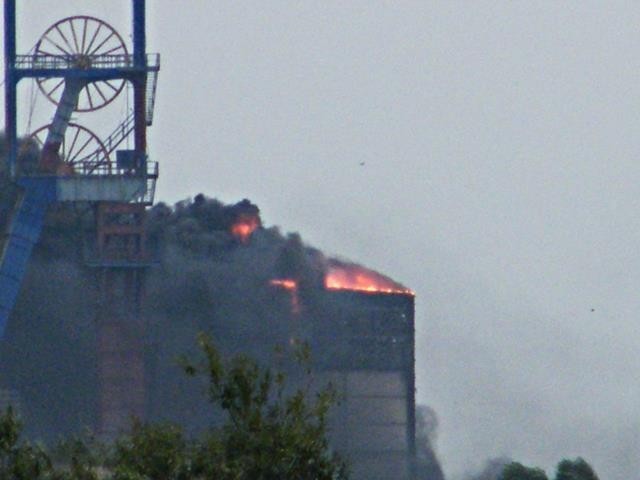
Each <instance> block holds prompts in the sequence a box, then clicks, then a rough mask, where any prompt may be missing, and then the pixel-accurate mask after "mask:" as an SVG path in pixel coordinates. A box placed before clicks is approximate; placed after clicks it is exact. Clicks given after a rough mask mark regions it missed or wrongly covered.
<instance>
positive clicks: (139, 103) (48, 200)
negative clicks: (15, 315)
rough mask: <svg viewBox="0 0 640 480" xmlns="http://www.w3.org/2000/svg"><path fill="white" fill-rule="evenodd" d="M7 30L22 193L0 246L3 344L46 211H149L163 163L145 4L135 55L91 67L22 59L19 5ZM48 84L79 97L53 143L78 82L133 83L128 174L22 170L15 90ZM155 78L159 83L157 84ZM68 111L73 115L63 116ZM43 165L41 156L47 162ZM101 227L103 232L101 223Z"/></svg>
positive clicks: (12, 164)
mask: <svg viewBox="0 0 640 480" xmlns="http://www.w3.org/2000/svg"><path fill="white" fill-rule="evenodd" d="M4 27H5V28H4V49H5V51H4V53H5V129H6V138H7V166H8V172H9V175H10V177H11V179H12V181H13V182H14V183H15V184H16V185H17V186H18V190H19V194H18V199H17V202H16V204H15V206H14V208H13V213H12V216H11V219H10V221H9V224H8V228H7V230H6V232H5V235H4V238H3V239H2V240H3V242H2V243H0V248H1V250H0V338H2V337H3V334H4V330H5V328H6V324H7V321H8V318H9V315H10V313H11V310H12V308H13V306H14V303H15V301H16V298H17V295H18V293H19V290H20V284H21V281H22V278H23V276H24V274H25V271H26V268H27V265H28V262H29V257H30V255H31V252H32V249H33V247H34V245H35V244H36V243H37V241H38V238H39V236H40V233H41V230H42V226H43V221H44V218H45V214H46V212H47V208H48V206H49V205H51V204H52V203H54V202H57V201H78V202H94V204H95V205H97V208H98V209H99V208H100V206H101V205H103V204H104V205H112V204H116V205H120V204H125V205H126V204H130V203H132V202H133V203H136V202H137V203H138V206H136V207H135V210H136V211H140V208H142V210H141V211H142V212H144V205H148V204H150V203H152V201H153V199H152V196H153V191H154V188H155V179H156V178H157V174H158V173H157V165H155V164H152V163H151V162H148V161H147V155H146V149H147V144H146V127H147V125H149V124H150V123H151V116H152V115H151V113H152V108H153V94H154V93H155V80H156V75H157V72H158V70H159V56H157V55H155V56H148V55H147V54H146V40H145V0H133V47H134V48H133V55H129V54H125V55H101V56H96V57H95V58H90V64H86V63H85V64H83V63H82V62H80V61H78V59H77V58H72V56H69V55H68V56H65V55H60V54H59V53H60V52H58V54H56V55H46V54H45V55H18V54H17V53H16V1H15V0H5V2H4ZM85 27H86V25H85ZM81 60H82V59H81ZM47 78H60V79H62V80H63V81H64V85H65V87H64V93H63V97H64V96H65V94H67V96H71V97H74V96H75V99H74V98H72V99H71V106H70V108H69V105H66V106H65V105H63V102H62V101H61V102H60V104H59V105H58V109H57V111H56V117H55V119H54V123H53V124H52V125H51V126H50V127H49V133H48V139H47V141H49V140H50V137H56V136H57V137H58V138H59V137H60V135H64V133H65V130H66V128H67V127H68V125H69V118H70V116H71V113H72V111H73V107H74V105H76V104H77V96H78V92H79V90H80V89H79V88H78V84H80V85H81V86H84V85H88V84H89V83H91V82H97V81H106V80H115V79H120V80H125V81H129V82H130V83H131V85H132V86H133V97H134V112H133V118H132V119H131V118H129V119H127V120H126V121H125V123H126V126H127V129H128V130H127V132H130V131H131V130H133V132H134V149H133V151H132V152H129V153H131V155H129V157H131V158H134V159H136V162H135V164H134V165H129V166H128V167H127V168H119V167H118V166H117V165H115V166H113V167H112V165H111V163H110V162H109V160H108V159H101V161H102V162H103V163H102V165H103V164H104V162H105V161H106V162H107V164H108V168H106V169H105V168H99V169H98V168H89V169H85V170H84V171H80V172H70V171H68V170H67V171H62V170H57V171H56V170H52V169H44V170H42V169H41V170H40V171H39V172H38V173H37V174H23V173H22V172H21V171H20V168H19V165H18V164H17V160H18V136H17V115H18V105H17V86H18V83H19V82H20V80H22V79H47ZM150 78H152V79H153V82H152V83H151V84H150V83H149V79H150ZM69 92H70V93H69ZM147 97H149V98H147ZM147 103H149V106H150V107H151V108H150V109H149V108H147ZM65 108H66V109H67V111H64V109H65ZM56 119H57V120H56ZM56 121H57V123H56ZM125 123H123V131H124V125H125ZM123 138H124V135H121V136H120V137H119V141H122V140H123ZM110 140H111V137H110ZM59 146H60V142H59V141H58V142H57V144H56V143H55V142H54V144H53V146H52V145H49V144H45V145H44V146H43V157H44V156H45V155H46V154H47V149H49V150H53V154H54V156H57V158H58V160H59V159H60V156H59V155H58V153H57V151H58V149H59ZM116 146H117V144H116V145H114V146H113V147H114V148H115V147H116ZM49 153H51V152H49ZM44 160H45V159H43V158H41V162H44ZM97 228H98V230H99V229H100V225H98V227H97Z"/></svg>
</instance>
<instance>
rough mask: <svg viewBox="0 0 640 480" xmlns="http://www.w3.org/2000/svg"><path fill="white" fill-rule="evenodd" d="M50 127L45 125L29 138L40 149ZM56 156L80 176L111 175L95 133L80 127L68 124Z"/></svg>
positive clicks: (106, 154)
mask: <svg viewBox="0 0 640 480" xmlns="http://www.w3.org/2000/svg"><path fill="white" fill-rule="evenodd" d="M50 127H51V124H49V125H45V126H44V127H40V128H39V129H37V130H36V131H35V132H33V133H32V134H31V138H32V139H34V140H35V141H36V142H37V143H38V145H39V146H40V148H42V147H43V146H44V142H45V140H46V138H47V134H48V133H49V128H50ZM58 154H59V155H60V158H61V159H62V161H64V163H66V164H67V165H70V166H71V168H72V169H73V171H74V172H75V173H79V174H81V175H92V174H93V175H97V174H107V173H111V161H110V160H109V152H108V151H107V149H106V147H105V146H104V144H103V143H102V141H101V140H100V139H99V138H98V136H97V135H96V134H95V133H93V132H92V131H91V130H89V129H88V128H85V127H83V126H82V125H78V124H76V123H69V125H68V126H67V129H66V131H65V134H64V139H63V140H62V143H61V144H60V151H59V152H58Z"/></svg>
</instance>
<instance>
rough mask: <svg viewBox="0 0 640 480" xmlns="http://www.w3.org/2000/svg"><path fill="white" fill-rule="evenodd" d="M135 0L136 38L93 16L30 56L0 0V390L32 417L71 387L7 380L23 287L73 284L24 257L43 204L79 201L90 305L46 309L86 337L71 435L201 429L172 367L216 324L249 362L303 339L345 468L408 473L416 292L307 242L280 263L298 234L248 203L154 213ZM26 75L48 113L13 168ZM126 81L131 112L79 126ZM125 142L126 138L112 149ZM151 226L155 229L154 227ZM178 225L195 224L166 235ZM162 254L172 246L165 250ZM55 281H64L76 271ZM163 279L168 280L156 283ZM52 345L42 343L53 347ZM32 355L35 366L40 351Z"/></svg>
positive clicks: (200, 414) (23, 314)
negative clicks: (2, 125)
mask: <svg viewBox="0 0 640 480" xmlns="http://www.w3.org/2000/svg"><path fill="white" fill-rule="evenodd" d="M132 6H133V8H132V30H131V37H132V46H130V45H128V42H126V41H124V40H123V38H127V37H128V33H129V32H123V33H122V34H121V33H119V32H117V31H115V29H113V28H112V27H111V26H110V25H108V24H107V23H105V22H103V21H102V20H100V19H97V18H94V17H91V16H86V15H80V16H75V17H69V18H66V19H62V20H60V21H58V22H56V23H55V24H54V25H52V26H51V27H50V28H49V29H47V30H46V31H45V32H44V33H43V35H42V36H41V37H40V38H39V39H35V48H34V50H33V52H32V53H29V54H18V53H17V51H16V41H15V34H16V2H15V0H6V1H5V8H4V14H5V16H4V19H5V60H6V77H5V100H6V103H5V105H6V112H5V119H6V129H7V131H6V135H7V150H8V154H7V165H8V172H7V175H8V178H9V179H10V180H11V182H12V183H13V185H14V186H15V194H14V195H13V196H12V197H11V199H10V200H11V207H10V210H11V214H10V216H9V217H8V218H9V220H8V221H6V222H5V225H4V227H5V232H6V234H5V236H4V237H3V242H2V245H1V247H2V256H1V257H0V336H2V335H3V334H4V331H5V327H6V329H7V330H8V331H9V330H10V332H9V333H8V336H9V337H11V339H12V341H13V342H14V346H15V345H20V347H19V348H18V347H16V348H14V349H13V350H12V348H10V347H7V348H5V349H4V352H3V353H2V355H3V357H2V358H3V359H5V360H6V361H7V362H8V363H11V362H13V365H14V366H13V367H12V368H13V370H12V372H13V373H11V374H9V375H5V377H7V378H9V380H8V381H7V380H4V381H5V382H8V385H2V387H4V390H3V392H4V393H3V394H2V395H0V399H1V398H6V399H9V400H7V401H12V402H14V403H15V402H19V403H22V404H24V405H25V411H26V412H27V419H28V412H29V409H30V408H31V409H32V410H34V411H35V410H36V409H38V408H40V410H41V411H42V412H44V411H45V410H46V409H44V408H42V405H40V406H38V404H39V403H40V404H41V403H43V401H42V397H45V396H48V397H49V398H52V399H53V398H55V397H56V396H58V397H60V398H66V397H65V395H67V396H68V394H67V393H66V392H65V393H62V392H61V391H56V388H60V389H62V388H64V387H63V386H64V385H69V384H70V383H69V382H70V381H71V380H70V379H69V378H64V379H60V380H59V383H56V379H55V378H54V379H53V380H51V381H50V382H49V383H48V385H47V388H48V389H49V390H48V391H46V392H41V391H33V390H32V391H25V388H26V387H24V385H26V383H25V382H24V381H22V383H21V380H20V378H19V377H20V373H19V372H18V373H16V372H17V370H18V367H16V365H17V364H18V363H19V361H18V360H16V358H18V357H19V356H20V355H25V353H24V352H19V353H16V352H17V351H18V350H20V349H24V348H28V345H26V343H27V340H26V339H25V338H24V337H21V335H26V333H25V332H29V335H32V338H33V339H37V337H38V335H39V334H41V333H42V332H40V331H39V330H38V329H37V328H35V327H34V326H33V325H30V326H25V327H23V326H21V325H28V324H29V322H30V321H31V320H30V319H31V318H32V317H33V316H34V313H33V310H31V308H32V307H33V306H32V305H30V302H29V298H30V295H31V294H32V292H37V295H41V296H42V297H45V294H43V293H41V292H42V291H43V290H44V289H45V288H50V289H52V292H51V298H55V297H56V296H57V297H60V296H64V295H65V293H63V292H64V289H65V288H67V289H72V288H74V287H73V285H75V284H74V283H73V282H71V281H69V282H67V284H66V285H65V284H57V283H56V282H52V283H54V285H46V286H45V285H40V284H38V281H37V280H36V279H35V278H34V275H31V276H30V275H29V268H30V261H31V259H32V253H34V252H35V253H36V255H37V254H38V249H39V248H40V250H42V246H41V245H40V243H39V242H40V240H41V232H42V231H43V229H44V230H45V231H46V230H47V228H48V224H47V221H48V220H47V218H50V217H48V216H47V215H48V212H49V213H50V212H51V210H55V209H56V208H58V207H60V208H62V209H63V210H64V208H65V206H68V205H74V206H78V205H79V206H82V207H83V208H82V212H83V213H82V218H81V222H80V223H82V222H84V223H82V225H83V227H82V232H81V233H82V235H79V236H78V238H80V237H81V238H82V240H80V242H81V244H79V245H75V246H73V247H72V250H74V251H77V252H80V254H79V255H78V256H77V257H74V258H73V259H70V258H71V257H70V256H69V255H67V256H66V257H65V256H64V255H63V257H64V260H63V264H64V268H66V269H67V270H68V269H73V275H74V276H73V278H75V279H76V280H75V281H76V282H77V285H85V286H86V288H87V290H86V292H85V293H83V294H82V297H83V298H82V301H81V302H80V303H82V304H83V305H84V304H85V303H86V304H90V305H91V307H90V308H88V309H87V310H86V311H84V310H82V311H81V309H80V307H78V308H77V311H76V315H77V318H75V319H74V321H77V323H74V324H73V326H72V328H71V330H73V332H71V333H69V332H66V333H65V332H62V330H63V327H64V323H65V321H67V320H65V319H58V320H59V322H58V323H56V315H58V316H59V317H63V316H64V315H65V312H66V311H67V310H65V308H67V306H66V305H60V306H56V305H55V304H52V305H51V307H50V311H49V312H48V314H49V315H51V317H52V318H51V321H52V326H51V327H50V328H52V329H53V330H55V329H58V330H55V335H60V338H71V336H73V335H76V334H77V331H80V330H81V329H84V330H82V331H84V332H88V333H86V335H85V336H84V337H83V338H82V339H81V341H80V343H78V344H77V345H74V346H71V345H70V344H69V348H74V347H78V345H81V346H82V347H83V348H82V349H78V352H76V353H77V356H76V357H74V358H76V359H78V358H83V359H85V360H86V363H85V364H83V365H79V364H78V361H77V360H76V361H70V362H68V365H67V367H65V368H67V369H68V370H67V371H68V372H73V371H74V370H73V369H74V368H83V370H84V373H83V375H80V376H77V378H82V379H83V380H82V381H83V382H85V383H84V385H85V387H95V392H96V395H95V397H93V398H86V399H84V401H83V402H84V403H82V402H78V403H79V404H80V403H82V405H83V409H84V410H86V411H85V412H84V414H82V415H81V414H80V413H78V415H77V418H76V419H73V418H72V419H71V420H69V421H68V422H67V423H68V424H69V422H70V425H71V426H70V427H69V428H71V429H73V428H76V427H77V428H80V427H83V426H89V427H91V428H93V429H95V430H96V431H97V432H99V433H100V435H102V436H103V437H104V438H107V439H108V438H113V437H114V436H115V435H117V434H118V433H119V432H121V431H123V430H125V429H126V428H127V425H128V422H129V420H130V418H131V416H136V417H138V418H141V419H143V420H150V421H153V420H173V421H177V422H180V423H181V424H183V425H184V426H185V427H186V428H187V429H188V430H192V431H195V430H197V428H198V426H201V425H203V420H207V419H208V420H211V419H212V418H213V417H212V414H211V412H209V411H208V410H206V409H205V407H203V404H204V403H205V402H206V399H204V398H200V399H194V398H195V394H194V395H193V396H190V395H186V396H185V391H187V392H196V390H197V386H196V387H193V386H191V387H190V386H186V387H185V383H184V382H187V380H185V379H182V377H179V376H178V375H177V374H176V370H177V367H176V366H175V364H174V363H172V362H174V359H175V354H177V353H183V349H184V348H185V346H186V345H188V342H190V341H192V340H193V338H194V334H195V332H197V331H199V330H205V331H208V330H210V331H211V333H212V334H213V336H214V338H215V339H216V341H217V342H218V344H220V345H221V346H222V347H223V349H224V350H225V351H226V352H227V353H236V352H245V353H248V354H250V355H254V356H255V357H256V358H258V359H259V360H261V359H264V358H266V356H265V354H264V352H265V351H266V350H267V348H271V346H272V345H274V344H278V343H281V344H282V343H287V342H290V341H293V340H298V339H300V340H304V341H307V342H309V344H310V346H311V350H312V352H313V354H314V360H313V362H314V363H313V370H314V375H315V376H316V378H317V380H318V382H319V383H320V384H322V383H325V382H331V383H332V384H333V385H335V386H336V388H337V389H338V392H339V394H340V398H341V401H340V404H339V405H338V406H337V407H336V409H335V411H334V412H333V414H332V417H331V423H330V435H331V443H332V446H333V448H334V449H335V450H336V451H338V452H340V453H341V454H343V455H344V456H345V458H347V459H348V461H349V463H350V465H351V468H352V472H353V478H354V479H356V480H360V479H362V480H364V479H367V480H375V479H388V478H395V479H411V478H414V475H415V465H414V463H415V456H416V445H415V437H416V435H415V371H414V363H415V352H414V345H415V339H414V297H413V294H412V293H411V292H410V291H409V290H407V289H406V288H404V287H402V286H401V285H398V284H396V283H395V282H393V281H391V280H389V279H387V278H386V277H383V276H382V275H379V274H376V273H375V272H371V271H369V270H366V269H364V268H362V267H358V266H352V265H348V264H344V263H342V264H341V263H339V262H333V263H331V262H329V263H327V262H324V264H323V265H322V266H321V267H319V266H318V265H315V264H313V261H311V260H313V257H314V255H315V253H314V252H312V251H311V250H310V249H301V250H300V252H301V253H300V255H301V256H302V257H304V258H305V259H306V260H305V261H306V262H307V263H308V264H305V266H304V267H303V270H304V269H306V270H308V272H306V271H305V272H301V271H300V270H298V271H291V269H288V267H287V266H286V264H287V262H286V261H284V262H282V261H281V257H282V252H284V251H286V249H287V248H289V243H291V242H290V240H291V239H285V238H284V237H282V236H279V234H277V233H274V232H272V231H269V230H268V229H264V228H262V226H261V222H260V220H259V216H258V215H257V208H255V206H252V205H251V204H249V203H243V202H241V203H239V204H238V205H236V206H234V207H233V208H230V209H225V208H222V207H219V206H216V205H213V206H212V205H211V202H209V203H207V201H206V200H202V199H200V200H198V199H196V201H194V202H193V203H191V204H188V205H186V206H185V211H186V212H187V213H186V214H184V215H183V216H184V217H189V218H186V219H185V218H182V217H180V215H181V213H180V212H178V211H177V210H176V211H169V212H168V213H166V215H165V217H163V216H162V215H163V212H164V210H163V208H162V207H160V206H158V207H157V208H152V205H153V204H154V192H155V182H156V180H157V178H158V172H159V168H158V164H157V163H155V162H153V161H151V159H150V158H149V156H148V152H147V137H146V130H147V127H149V126H150V125H151V124H152V122H153V106H154V103H155V92H156V82H157V78H158V72H159V69H160V57H159V55H158V54H149V53H147V51H146V39H145V1H144V0H133V1H132ZM131 47H132V48H131ZM130 50H132V53H129V51H130ZM21 80H33V81H35V82H37V85H38V89H39V91H40V93H41V94H42V95H44V96H45V97H46V98H47V99H48V100H49V101H50V105H51V108H52V112H53V115H52V118H53V121H52V122H51V123H50V124H48V125H44V126H38V127H36V128H34V130H33V131H32V132H21V135H24V134H26V135H27V136H29V137H30V138H31V140H32V141H33V142H35V144H36V145H37V147H38V149H39V152H40V153H39V157H38V158H37V161H36V162H35V164H29V163H28V162H21V161H20V158H21V157H20V155H19V152H18V147H19V145H18V143H19V141H18V139H19V135H18V130H17V118H18V113H19V112H18V101H17V85H18V83H19V82H20V81H21ZM126 88H129V89H131V92H132V101H131V114H130V115H127V116H126V117H125V118H121V119H120V121H119V122H118V123H117V124H116V125H113V128H112V129H110V130H108V131H105V132H97V133H94V132H93V131H91V130H89V129H88V128H86V127H84V126H83V125H82V123H81V121H82V119H83V118H84V117H85V116H88V115H91V114H92V112H94V111H96V110H99V109H101V108H103V107H106V106H107V105H109V104H110V103H111V102H112V101H113V100H114V99H115V98H116V97H117V96H118V95H119V94H120V93H121V92H122V91H123V89H126ZM72 114H73V116H74V119H73V121H71V117H72ZM127 139H130V140H131V141H132V143H133V148H123V146H124V145H125V144H126V142H125V140H127ZM80 147H82V148H80ZM207 208H209V210H208V211H206V209H207ZM212 211H214V213H215V215H213V214H211V212H212ZM201 212H205V213H207V212H208V213H207V215H200V213H201ZM150 216H151V217H152V218H149V217H150ZM212 219H213V220H212ZM52 222H54V221H51V220H49V226H50V224H51V223H52ZM87 222H88V226H87ZM163 222H164V223H163ZM189 222H191V223H189ZM198 222H200V223H198ZM194 224H195V225H196V226H195V227H193V225H194ZM154 225H156V226H158V225H160V227H157V228H156V230H157V231H156V230H154ZM185 225H187V226H185ZM73 228H75V227H69V228H67V230H66V232H67V233H64V235H67V236H66V237H65V239H68V238H73V235H72V234H68V231H72V230H73ZM180 229H183V231H184V232H188V235H187V234H184V235H183V234H175V230H180ZM158 232H160V233H158ZM166 232H174V233H173V234H172V235H174V237H175V238H174V239H173V240H171V239H169V240H167V239H166V238H164V237H165V236H167V235H169V234H167V233H166ZM194 232H195V233H194ZM179 233H180V232H179ZM50 235H55V234H51V233H50ZM176 239H177V240H176ZM65 241H66V240H65ZM171 242H173V243H171ZM180 242H182V243H180ZM60 243H64V242H60ZM294 243H295V242H294ZM150 244H153V245H154V248H150ZM167 245H169V246H168V247H167ZM178 247H179V248H178ZM67 248H68V245H67ZM170 248H172V249H173V250H172V254H171V255H169V254H166V253H163V252H165V251H166V250H167V249H170ZM176 249H177V250H179V253H178V254H176V253H175V251H176ZM185 252H187V253H185ZM203 252H204V253H203ZM198 255H200V257H199V256H198ZM43 258H44V260H43ZM309 259H311V260H309ZM36 262H43V264H46V265H47V267H46V268H49V269H50V270H49V271H50V272H51V276H52V280H55V279H56V268H58V267H59V266H60V265H59V264H55V265H54V267H55V268H52V266H51V265H52V263H51V262H50V260H49V259H48V257H47V256H46V255H44V254H41V255H40V258H39V259H36ZM171 262H173V263H171ZM294 263H295V262H294ZM283 264H284V265H285V267H283V266H282V265H283ZM34 268H35V267H34ZM43 268H44V267H43ZM162 269H165V270H164V271H163V270H162ZM294 270H295V269H294ZM307 273H308V275H307ZM60 275H61V276H62V275H66V278H70V277H71V276H70V274H69V271H65V272H64V274H60ZM181 275H183V277H181ZM188 275H191V277H189V276H188ZM305 275H306V276H305ZM167 277H169V278H172V280H173V282H172V283H171V284H167V283H163V281H165V280H166V278H167ZM309 277H314V279H313V281H311V282H309V281H308V278H309ZM24 278H26V287H25V288H23V289H22V291H21V285H22V283H23V279H24ZM193 278H198V280H197V281H195V280H194V281H193V282H192V279H193ZM176 285H177V286H176ZM180 289H183V290H184V291H181V290H180ZM170 290H171V292H170V293H171V294H170V295H169V294H168V293H169V291H170ZM33 294H34V295H36V293H33ZM69 295H70V297H73V293H69ZM181 295H182V297H181ZM169 297H170V298H171V300H170V302H171V303H174V304H175V303H176V299H178V300H179V299H180V298H185V301H184V303H181V304H180V306H181V309H179V310H178V311H173V310H172V308H175V305H169V304H168V303H169V301H168V300H167V298H169ZM73 298H75V297H73ZM16 301H17V308H15V309H14V306H15V305H16ZM163 302H167V304H165V303H163ZM56 309H58V310H56ZM187 315H188V316H189V318H188V319H187V318H185V319H184V320H183V319H182V318H180V317H186V316H187ZM88 317H90V318H88ZM177 319H179V320H177ZM226 319H230V320H226ZM21 322H24V323H21ZM83 322H84V323H83ZM58 324H59V325H62V326H61V327H59V328H58V327H57V326H56V325H58ZM78 325H83V327H82V328H81V327H79V326H78ZM65 328H66V327H65ZM21 329H23V330H21ZM74 329H79V330H74ZM36 330H38V331H36ZM60 332H62V333H60ZM64 335H67V337H64ZM20 338H22V340H20ZM76 340H77V339H76ZM20 342H23V343H20ZM60 343H62V345H60V344H56V345H54V346H52V347H51V348H58V349H62V348H64V341H63V342H60ZM35 344H37V340H34V345H35ZM44 350H46V349H43V352H42V355H45V352H44ZM80 350H82V351H80ZM55 351H56V352H60V351H61V350H55ZM29 355H31V357H33V358H35V360H34V365H40V363H38V362H39V360H38V358H37V357H38V355H39V353H38V352H32V353H30V354H29ZM74 355H75V354H74ZM20 358H22V357H20ZM43 358H44V357H43ZM34 370H35V367H34ZM11 379H13V380H11ZM0 380H2V378H0ZM56 385H57V386H56ZM21 389H22V391H21ZM89 389H90V390H91V388H89ZM192 397H193V398H192ZM63 403H64V402H63V401H62V400H61V401H60V405H62V404H63ZM67 403H68V402H67ZM168 405H172V407H173V408H171V409H170V411H168V409H167V406H168ZM43 415H44V413H43ZM83 415H84V416H83ZM72 416H73V415H71V417H72ZM71 417H70V418H71ZM43 418H44V417H43ZM78 419H82V420H78ZM87 421H89V422H91V421H92V422H93V423H92V424H90V425H86V423H87ZM52 422H53V421H52ZM75 422H77V423H75ZM43 423H46V422H45V421H44V420H43ZM52 425H56V424H55V422H53V423H52ZM72 427H73V428H72Z"/></svg>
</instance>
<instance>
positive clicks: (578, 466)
mask: <svg viewBox="0 0 640 480" xmlns="http://www.w3.org/2000/svg"><path fill="white" fill-rule="evenodd" d="M556 480H598V475H596V472H594V471H593V468H591V465H589V464H588V463H587V462H585V461H584V459H582V458H579V457H578V458H576V459H575V460H563V461H561V462H560V463H559V464H558V469H557V470H556Z"/></svg>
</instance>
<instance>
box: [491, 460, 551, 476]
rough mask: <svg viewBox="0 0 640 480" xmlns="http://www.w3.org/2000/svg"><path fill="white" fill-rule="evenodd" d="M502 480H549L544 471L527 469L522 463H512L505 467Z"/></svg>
mask: <svg viewBox="0 0 640 480" xmlns="http://www.w3.org/2000/svg"><path fill="white" fill-rule="evenodd" d="M500 480H548V479H547V474H546V473H544V470H541V469H539V468H530V467H525V466H524V465H522V464H521V463H518V462H512V463H510V464H509V465H506V466H505V467H504V470H503V471H502V475H500Z"/></svg>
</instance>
